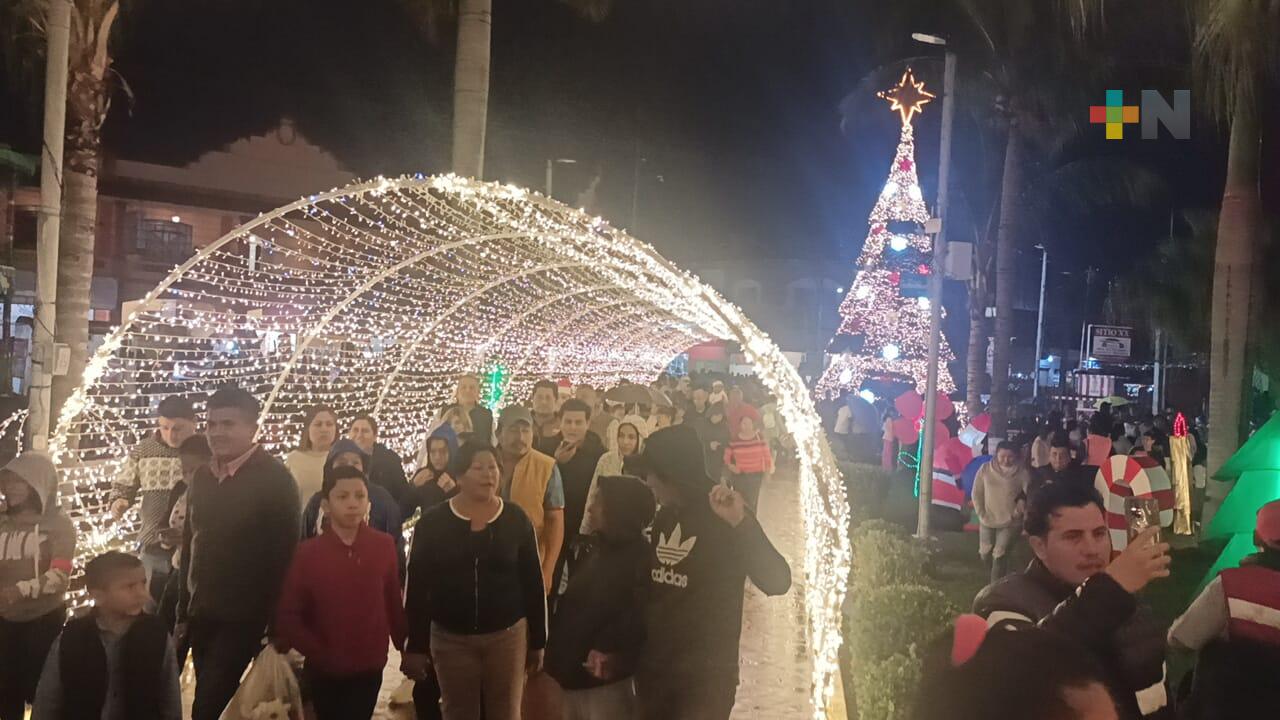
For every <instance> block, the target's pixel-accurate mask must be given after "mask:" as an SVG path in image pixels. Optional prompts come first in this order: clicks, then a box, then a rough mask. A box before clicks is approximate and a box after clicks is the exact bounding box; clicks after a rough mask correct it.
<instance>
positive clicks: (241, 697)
mask: <svg viewBox="0 0 1280 720" xmlns="http://www.w3.org/2000/svg"><path fill="white" fill-rule="evenodd" d="M301 718H302V692H301V691H300V690H299V689H298V679H297V677H296V676H294V674H293V668H291V667H289V661H288V660H287V659H285V656H284V655H281V654H280V653H279V652H277V651H276V649H275V648H274V647H272V646H270V645H267V646H266V647H264V648H263V649H262V652H260V653H258V657H257V658H255V659H254V661H253V665H252V666H250V667H249V672H248V674H247V675H245V676H244V680H241V681H240V688H239V689H238V690H236V694H235V695H234V696H233V697H232V698H231V702H230V703H228V704H227V709H226V710H223V711H222V717H221V719H220V720H301Z"/></svg>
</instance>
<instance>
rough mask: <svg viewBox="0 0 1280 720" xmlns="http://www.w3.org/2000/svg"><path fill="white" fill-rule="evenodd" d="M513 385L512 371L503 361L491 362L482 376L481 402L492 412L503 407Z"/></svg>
mask: <svg viewBox="0 0 1280 720" xmlns="http://www.w3.org/2000/svg"><path fill="white" fill-rule="evenodd" d="M510 384H511V370H510V369H509V368H507V366H506V365H504V364H503V363H502V361H501V360H491V361H489V364H488V365H486V366H485V369H484V372H482V373H481V374H480V402H481V404H483V405H484V406H485V407H487V408H489V409H490V410H495V411H496V410H497V409H498V408H499V407H500V406H501V405H502V398H503V397H505V396H506V394H507V387H508V386H509V385H510Z"/></svg>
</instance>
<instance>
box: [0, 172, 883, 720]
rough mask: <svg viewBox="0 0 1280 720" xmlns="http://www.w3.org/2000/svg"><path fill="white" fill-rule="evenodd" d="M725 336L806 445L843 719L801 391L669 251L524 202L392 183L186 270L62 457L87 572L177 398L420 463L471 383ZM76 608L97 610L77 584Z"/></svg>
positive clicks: (811, 514)
mask: <svg viewBox="0 0 1280 720" xmlns="http://www.w3.org/2000/svg"><path fill="white" fill-rule="evenodd" d="M253 238H256V239H253ZM255 249H256V250H255ZM251 253H254V254H255V257H254V260H253V262H252V263H251V262H250V255H251ZM874 280H875V279H874V278H872V277H870V276H869V277H868V281H874ZM868 291H869V290H868ZM713 338H727V339H732V340H735V341H737V342H738V343H739V344H740V345H741V347H742V348H743V352H744V353H745V354H746V356H747V358H748V360H749V361H750V362H752V363H753V364H754V365H755V367H756V370H757V373H758V375H759V377H760V379H761V381H762V382H763V383H764V384H765V385H766V386H767V387H768V388H770V390H771V391H772V392H773V393H774V395H775V396H776V397H777V399H778V409H779V412H780V413H781V415H782V417H783V419H784V421H785V423H786V425H787V429H788V430H789V431H790V432H791V433H792V434H793V435H794V437H795V439H796V445H797V454H798V456H799V460H800V462H799V467H800V469H799V477H800V490H801V501H802V506H803V513H802V516H803V520H804V524H805V531H806V535H805V537H806V540H805V556H804V560H803V562H804V573H805V582H804V584H803V588H804V602H805V608H806V610H807V613H806V616H807V625H806V630H807V637H808V640H809V650H810V653H811V654H812V657H813V671H812V678H811V679H812V686H811V699H812V708H811V714H812V716H813V717H815V718H819V717H824V716H825V711H826V706H827V703H828V701H829V700H830V698H831V697H832V695H833V693H834V692H835V690H836V683H837V682H838V680H839V664H838V658H839V648H840V643H841V639H842V638H841V620H842V608H843V604H844V598H845V590H846V587H845V585H846V581H847V578H848V575H849V569H850V551H849V540H848V534H847V531H848V524H849V506H848V503H847V501H846V499H845V493H844V488H843V484H842V482H841V478H840V474H839V472H838V470H837V468H836V464H835V459H834V457H833V456H832V454H831V451H830V449H829V448H828V447H827V443H826V439H825V435H824V434H823V433H822V430H821V426H820V422H819V419H818V417H817V415H816V414H815V412H814V409H813V403H812V400H811V398H810V395H809V392H808V390H807V388H806V387H805V385H804V383H803V381H802V380H801V378H800V376H799V374H798V372H797V371H796V370H795V368H794V366H792V365H791V363H790V362H789V361H788V360H787V359H786V358H785V357H784V356H783V355H782V353H781V351H779V350H778V348H777V347H776V346H775V345H774V344H773V343H772V342H771V341H770V340H769V338H768V337H767V336H766V335H765V334H764V333H762V332H760V331H759V330H758V329H757V328H756V327H755V325H754V324H752V323H751V321H750V320H748V319H747V318H746V316H745V315H743V313H742V312H741V311H740V310H739V309H738V308H736V307H734V306H733V305H732V304H730V303H728V302H727V301H725V299H724V298H723V297H721V296H720V295H719V294H718V293H716V292H715V291H714V290H713V289H711V288H710V287H708V286H706V285H704V284H703V283H701V282H700V281H698V280H697V279H696V278H694V277H693V276H692V275H690V274H688V273H686V272H683V271H681V270H679V269H677V268H676V267H674V266H673V265H671V264H670V263H669V262H668V261H667V260H665V259H664V258H662V257H661V256H660V255H658V253H657V252H656V251H654V249H653V248H652V247H650V246H649V245H646V244H644V243H642V242H639V241H637V240H635V239H633V238H631V237H630V236H629V235H627V234H626V233H624V232H622V231H620V230H617V229H615V228H613V227H611V226H610V225H608V224H607V223H606V222H604V221H603V220H601V219H599V218H595V217H591V216H588V215H586V214H584V213H582V212H580V211H577V210H572V209H570V208H568V207H566V206H564V205H561V204H559V203H557V202H555V201H553V200H550V199H548V198H545V197H542V196H540V195H537V194H535V193H529V192H527V191H525V190H523V189H521V188H516V187H513V186H510V185H501V184H496V183H481V182H477V181H473V180H468V179H464V178H460V177H456V176H453V175H445V176H437V177H422V176H418V177H404V178H399V179H388V178H377V179H375V180H373V181H370V182H364V183H358V184H355V185H351V186H349V187H346V188H342V189H335V190H332V191H329V192H326V193H320V194H316V195H312V196H310V197H307V198H304V199H301V200H299V201H297V202H295V203H292V204H290V205H287V206H285V207H283V208H280V209H278V210H276V211H273V212H270V213H266V214H264V215H260V216H258V217H257V218H255V219H253V220H252V221H250V222H248V223H246V224H245V225H243V226H241V227H240V228H237V229H235V230H233V231H232V232H230V233H229V234H227V235H225V236H223V237H222V238H220V239H219V240H217V241H215V242H214V243H212V244H210V245H208V246H206V247H204V248H203V249H201V250H200V251H199V252H198V253H197V254H196V255H195V256H194V257H192V258H191V259H189V260H188V261H187V262H185V263H183V264H182V265H181V266H179V267H178V268H176V269H175V270H174V271H173V272H172V273H171V274H170V275H169V276H168V277H167V278H165V280H164V281H163V282H161V283H160V284H159V285H158V286H157V287H156V288H155V289H153V290H152V291H151V292H150V293H148V294H147V295H146V297H144V298H143V299H142V300H141V301H140V302H139V303H138V305H137V309H136V310H135V311H134V312H133V313H131V314H130V316H129V317H127V318H125V322H124V324H123V325H122V326H121V327H119V328H117V329H115V330H113V331H112V332H111V333H110V334H109V335H108V336H107V338H106V340H105V341H104V342H103V344H102V345H101V347H100V348H99V350H98V351H97V352H96V353H95V354H94V355H93V357H92V358H91V359H90V360H89V362H88V364H87V366H86V368H85V373H84V382H83V384H82V385H81V386H80V387H79V388H78V389H77V390H76V391H75V392H74V393H73V394H72V396H71V397H70V398H69V399H68V400H67V401H66V403H64V405H63V408H62V412H61V414H60V416H59V419H58V423H57V429H56V431H55V433H54V436H53V437H52V438H51V444H50V449H51V452H52V453H53V455H54V458H55V460H56V461H57V462H58V464H59V470H60V473H61V480H62V487H63V488H64V492H71V494H70V495H68V496H67V497H66V498H65V504H66V505H67V507H68V511H69V514H70V515H71V517H72V520H73V522H76V523H77V524H78V526H79V527H81V528H83V529H84V531H83V533H82V535H81V543H80V547H79V557H78V559H77V560H78V563H77V564H79V563H82V562H83V561H84V560H85V559H86V558H87V557H91V556H93V555H94V554H97V553H100V552H103V551H104V550H107V549H112V548H114V549H124V550H128V549H129V548H130V547H131V546H132V541H133V538H132V536H133V533H134V532H135V530H136V527H135V526H134V523H135V522H136V516H135V515H132V514H131V515H129V516H126V519H125V520H124V521H123V522H119V523H117V522H116V521H114V520H113V519H112V518H111V516H110V514H109V513H108V512H107V511H106V496H107V492H108V488H109V487H110V482H111V480H112V479H113V478H114V477H115V475H116V473H117V472H119V469H120V467H121V465H122V464H123V462H124V459H125V457H126V456H127V453H128V450H129V449H130V448H131V447H132V446H133V445H134V444H136V443H137V442H139V441H140V440H141V439H143V438H144V437H145V436H146V435H147V434H148V433H149V432H151V431H152V430H153V428H154V418H153V411H152V408H153V407H154V405H155V404H156V403H157V402H158V401H159V400H160V399H162V398H163V397H165V396H168V395H173V394H179V395H186V396H189V397H190V398H192V400H193V401H194V403H195V404H196V406H197V410H198V411H203V404H204V401H205V399H206V398H207V396H208V394H210V393H211V392H212V391H213V390H215V389H216V388H218V387H220V386H222V385H227V384H236V385H239V386H241V387H243V388H245V389H247V390H249V391H251V392H253V393H254V394H255V395H256V396H257V397H258V398H259V399H261V400H262V401H263V411H262V415H261V418H260V422H259V434H258V440H259V442H261V443H262V444H263V445H264V447H266V448H267V449H268V450H269V451H272V452H276V453H282V452H284V451H286V450H288V449H290V448H292V447H293V446H294V444H295V443H296V441H297V438H298V436H299V434H300V432H301V429H302V428H301V425H300V422H301V412H302V410H303V409H304V408H305V407H307V406H309V405H312V404H316V403H324V404H328V405H330V406H331V407H333V408H334V409H335V410H336V411H337V413H338V415H339V416H340V418H342V419H349V418H351V417H353V416H354V415H355V414H357V413H359V412H369V411H371V412H373V413H375V414H376V415H377V416H378V418H379V420H380V423H379V435H380V438H379V439H380V440H381V441H382V442H384V443H386V444H387V445H388V446H390V447H392V448H393V449H395V450H396V451H397V452H399V453H400V454H401V455H402V456H403V457H409V458H411V457H413V456H414V454H415V452H414V451H415V450H416V447H417V444H418V442H419V441H420V439H421V435H422V433H423V432H425V430H426V428H427V427H428V426H429V424H430V421H431V419H432V417H433V416H434V415H435V414H436V413H437V412H438V411H439V410H440V409H441V407H442V406H443V405H444V404H445V403H446V402H448V400H449V398H450V395H451V393H452V390H453V385H454V380H455V378H456V376H457V375H458V374H459V373H461V372H473V371H477V370H479V369H481V368H483V367H485V366H486V365H487V364H488V363H490V362H493V361H499V362H501V363H502V364H503V365H505V366H506V367H507V368H508V369H509V370H510V372H511V380H510V388H509V390H508V397H511V396H515V397H521V396H523V395H524V394H525V393H527V392H528V390H529V387H530V386H531V385H532V383H533V382H534V381H535V380H536V379H538V378H540V377H546V376H552V377H557V378H559V377H564V378H568V379H569V380H570V381H572V382H575V383H577V382H589V383H592V384H594V385H598V386H599V385H611V384H615V383H617V382H618V381H619V380H620V379H624V378H625V379H629V380H633V381H636V382H647V381H649V380H651V379H652V378H653V377H654V376H656V375H657V374H658V373H659V372H660V371H662V370H663V369H665V367H666V365H667V363H668V362H669V361H670V360H671V358H672V357H674V356H675V355H677V354H678V353H680V352H682V351H684V350H685V349H687V348H688V347H690V346H692V345H695V344H697V343H700V342H703V341H706V340H710V339H713ZM0 430H2V428H0ZM73 596H74V597H73V602H77V603H83V602H84V601H85V599H84V593H83V589H82V588H80V587H79V586H78V585H77V586H76V589H75V590H74V591H73Z"/></svg>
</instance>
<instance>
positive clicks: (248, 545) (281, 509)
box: [178, 447, 302, 629]
mask: <svg viewBox="0 0 1280 720" xmlns="http://www.w3.org/2000/svg"><path fill="white" fill-rule="evenodd" d="M187 508H188V509H187V523H186V526H185V527H184V528H183V543H182V561H181V563H180V564H181V572H182V578H183V583H182V585H181V586H179V588H180V592H181V594H180V595H179V600H178V617H179V619H182V620H186V619H187V618H208V619H212V620H220V621H224V622H245V623H261V624H262V626H263V628H264V629H265V628H266V626H267V623H268V621H270V619H271V618H272V617H273V616H274V614H275V610H276V601H277V600H278V599H279V597H280V588H281V586H282V585H283V584H284V576H285V572H286V571H287V570H288V569H289V561H290V560H291V559H292V558H293V551H294V548H295V547H297V545H298V537H299V535H300V529H299V520H300V518H301V517H302V509H301V508H300V507H299V502H298V485H297V483H295V482H294V481H293V475H291V474H289V469H288V468H286V467H285V466H284V464H283V463H281V462H280V461H279V460H276V459H275V458H273V457H271V455H269V454H268V453H267V451H266V450H263V449H262V448H261V447H259V448H258V449H257V450H255V451H254V453H253V455H252V456H250V457H249V459H248V460H247V461H245V463H244V465H242V466H241V467H240V469H239V470H238V471H237V472H236V474H235V475H232V476H231V477H229V478H227V479H226V480H224V481H222V482H219V481H218V479H217V478H216V477H214V475H213V472H212V471H210V470H209V468H208V467H202V468H200V469H199V470H197V471H196V474H195V477H194V478H192V481H191V488H190V489H189V490H188V491H187Z"/></svg>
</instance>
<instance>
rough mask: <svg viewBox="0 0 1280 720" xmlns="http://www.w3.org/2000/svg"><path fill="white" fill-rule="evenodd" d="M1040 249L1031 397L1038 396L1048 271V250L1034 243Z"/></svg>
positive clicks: (1033, 398)
mask: <svg viewBox="0 0 1280 720" xmlns="http://www.w3.org/2000/svg"><path fill="white" fill-rule="evenodd" d="M1036 249H1037V250H1039V251H1040V312H1039V314H1038V315H1036V362H1035V366H1034V367H1033V368H1032V372H1034V373H1035V381H1034V382H1033V383H1032V385H1031V399H1032V400H1035V399H1036V398H1039V397H1040V358H1041V357H1042V356H1041V354H1040V353H1041V352H1042V351H1043V343H1044V284H1045V279H1046V277H1047V274H1048V271H1049V251H1048V250H1046V249H1045V247H1044V245H1036Z"/></svg>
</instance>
